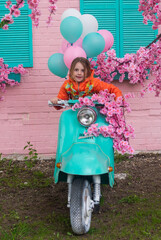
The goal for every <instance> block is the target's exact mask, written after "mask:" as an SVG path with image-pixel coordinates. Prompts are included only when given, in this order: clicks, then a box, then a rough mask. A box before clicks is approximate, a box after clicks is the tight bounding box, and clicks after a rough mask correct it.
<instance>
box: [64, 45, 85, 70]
mask: <svg viewBox="0 0 161 240" xmlns="http://www.w3.org/2000/svg"><path fill="white" fill-rule="evenodd" d="M77 57H84V58H86V57H87V55H86V53H85V51H84V50H83V48H81V47H78V46H71V47H69V48H67V50H66V51H65V53H64V62H65V65H66V66H67V67H68V68H70V66H71V63H72V62H73V60H74V59H75V58H77Z"/></svg>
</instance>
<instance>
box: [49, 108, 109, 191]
mask: <svg viewBox="0 0 161 240" xmlns="http://www.w3.org/2000/svg"><path fill="white" fill-rule="evenodd" d="M93 109H94V110H95V111H96V112H97V120H96V122H95V123H98V126H103V125H108V123H107V122H106V121H105V117H104V116H103V115H101V114H100V113H99V110H98V109H97V108H95V107H94V108H93ZM77 113H78V111H73V110H71V109H70V110H66V111H64V112H63V113H62V114H61V117H60V120H59V132H58V145H57V154H56V163H58V162H61V169H59V168H57V167H56V166H55V172H54V179H55V183H57V182H59V181H61V179H60V178H59V173H60V171H62V172H64V173H66V174H73V175H100V174H105V173H107V175H108V177H109V184H110V186H111V187H112V186H113V184H114V150H113V140H112V139H111V138H105V137H103V136H102V135H100V136H98V137H95V136H92V137H86V136H85V135H84V132H85V131H86V130H87V128H86V127H84V126H82V125H81V124H80V123H79V121H78V119H77ZM109 166H110V167H113V172H111V173H108V167H109Z"/></svg>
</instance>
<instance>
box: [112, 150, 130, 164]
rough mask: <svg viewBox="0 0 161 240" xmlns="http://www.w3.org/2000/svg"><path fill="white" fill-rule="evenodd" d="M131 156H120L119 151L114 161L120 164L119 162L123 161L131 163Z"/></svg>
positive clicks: (115, 154)
mask: <svg viewBox="0 0 161 240" xmlns="http://www.w3.org/2000/svg"><path fill="white" fill-rule="evenodd" d="M129 156H130V155H129V154H124V155H122V154H120V153H118V152H117V151H116V152H115V153H114V159H115V163H119V162H122V161H130V158H129Z"/></svg>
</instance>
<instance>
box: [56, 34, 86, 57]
mask: <svg viewBox="0 0 161 240" xmlns="http://www.w3.org/2000/svg"><path fill="white" fill-rule="evenodd" d="M82 42H83V39H82V38H79V39H78V40H77V41H76V42H75V43H73V44H72V46H75V47H76V46H78V47H81V48H82ZM69 47H71V44H70V43H69V42H68V41H67V40H65V39H64V40H63V41H62V44H61V48H60V52H61V53H64V52H65V51H66V49H67V48H69Z"/></svg>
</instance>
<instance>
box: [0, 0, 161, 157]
mask: <svg viewBox="0 0 161 240" xmlns="http://www.w3.org/2000/svg"><path fill="white" fill-rule="evenodd" d="M47 4H48V1H47V0H46V1H41V3H40V9H41V12H42V16H41V18H40V26H39V28H38V29H33V57H34V67H33V68H31V69H29V72H28V74H27V75H26V76H23V77H22V81H21V84H20V86H17V87H14V88H11V87H9V88H8V89H7V92H6V93H5V94H4V96H5V100H4V101H3V102H1V103H0V105H1V111H0V153H1V152H2V153H3V154H15V153H17V154H24V153H25V152H24V150H23V148H24V146H25V145H26V142H27V141H30V142H31V143H32V144H33V145H34V148H36V149H37V151H38V153H39V154H44V155H51V154H55V151H56V143H57V130H58V120H59V116H60V114H61V112H60V111H56V110H54V109H52V108H49V107H48V105H47V101H48V99H50V98H52V97H53V96H56V94H57V92H58V90H59V88H60V86H61V84H62V83H63V79H61V78H59V77H56V76H54V75H53V74H51V73H50V71H49V70H48V67H47V62H48V58H49V57H50V56H51V55H52V54H53V53H56V52H58V51H59V48H60V42H61V40H62V36H61V34H60V30H59V26H60V18H61V14H62V13H63V11H64V10H65V9H67V8H70V7H72V8H77V9H78V10H79V1H78V0H70V1H63V0H59V1H58V3H57V6H58V10H57V13H56V15H55V16H54V22H53V24H52V25H51V26H50V27H49V28H47V27H46V23H45V21H46V20H47V16H48V10H47V8H48V7H47ZM114 84H115V85H118V86H119V88H120V89H121V90H122V91H123V93H127V92H131V91H132V92H134V93H135V94H136V98H134V99H130V100H129V102H130V103H131V108H132V112H131V113H130V114H128V116H127V121H128V122H129V123H131V124H132V125H133V126H134V128H135V135H136V138H135V139H133V140H132V141H131V143H132V145H133V147H134V148H135V150H136V151H160V150H161V105H160V104H159V103H160V101H161V98H156V97H154V95H153V94H146V95H145V97H144V98H140V96H139V91H140V89H141V88H140V86H132V85H129V84H128V81H126V82H124V83H123V84H119V83H118V82H114Z"/></svg>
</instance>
